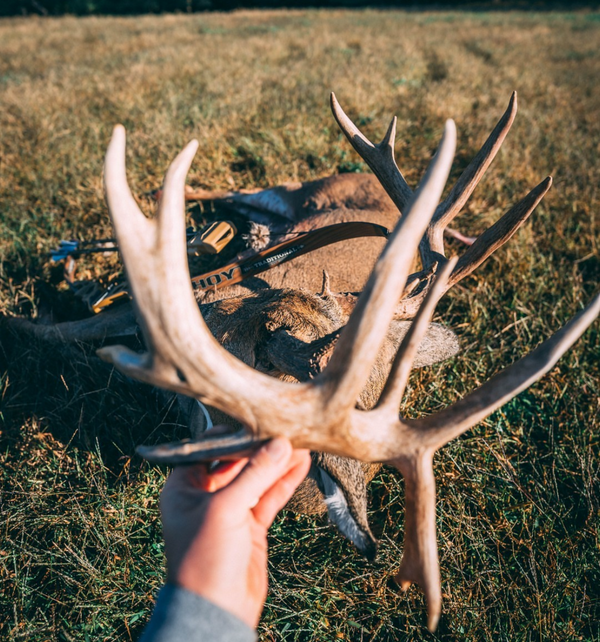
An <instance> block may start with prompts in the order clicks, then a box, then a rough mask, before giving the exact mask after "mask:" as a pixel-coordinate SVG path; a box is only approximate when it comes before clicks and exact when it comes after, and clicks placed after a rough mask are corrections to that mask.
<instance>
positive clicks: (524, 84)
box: [0, 11, 600, 641]
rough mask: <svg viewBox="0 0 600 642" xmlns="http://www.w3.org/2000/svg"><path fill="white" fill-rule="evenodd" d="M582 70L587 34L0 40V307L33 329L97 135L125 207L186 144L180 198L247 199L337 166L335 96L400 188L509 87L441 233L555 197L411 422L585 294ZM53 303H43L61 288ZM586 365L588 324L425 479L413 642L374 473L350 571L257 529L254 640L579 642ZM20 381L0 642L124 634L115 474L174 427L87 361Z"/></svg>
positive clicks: (79, 31)
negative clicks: (482, 164)
mask: <svg viewBox="0 0 600 642" xmlns="http://www.w3.org/2000/svg"><path fill="white" fill-rule="evenodd" d="M599 74H600V15H599V14H597V13H582V14H553V13H545V14H533V13H528V14H522V13H501V14H500V13H499V14H495V13H480V14H469V13H458V12H457V13H435V12H429V13H403V12H393V11H389V12H378V11H360V12H349V11H347V12H346V11H328V12H325V11H298V12H292V11H282V12H266V11H265V12H258V11H257V12H239V13H233V14H228V15H221V14H211V15H197V16H161V17H141V18H119V19H117V18H88V19H75V18H68V17H67V18H61V19H51V20H36V19H14V20H4V21H0V88H1V92H0V154H1V156H0V212H1V222H0V286H1V287H0V301H1V305H2V310H4V311H5V312H7V313H26V314H35V312H36V310H37V306H38V304H39V301H40V296H41V293H42V291H43V288H44V286H43V284H44V283H45V282H51V283H56V281H57V275H56V270H55V269H53V268H52V266H51V264H50V263H49V261H48V259H47V256H46V254H45V252H47V251H48V250H49V249H50V248H51V247H52V246H54V245H56V243H57V241H58V240H59V239H61V238H71V237H79V238H93V237H96V236H104V235H107V234H108V233H109V232H110V229H109V224H108V220H107V215H106V210H105V207H104V204H103V199H102V188H101V176H100V174H101V163H102V156H103V153H104V149H105V146H106V143H107V140H108V137H109V134H110V130H111V127H112V125H113V124H114V123H116V122H122V123H123V124H125V125H126V127H127V129H128V133H129V175H130V182H131V184H132V186H133V190H134V192H135V193H136V194H137V195H139V196H140V197H141V198H142V200H144V194H146V193H147V192H148V191H149V190H150V189H152V188H154V187H156V186H157V185H159V184H160V181H161V178H162V174H163V172H164V169H165V167H166V165H167V163H168V161H169V159H170V158H172V156H173V155H174V154H175V153H176V151H177V150H178V149H179V148H180V147H181V145H182V144H183V143H185V142H186V141H187V140H188V139H190V138H192V137H196V138H199V140H200V150H201V151H200V153H199V154H198V157H197V159H196V162H195V164H194V167H193V169H192V173H191V175H190V183H191V184H192V185H195V186H203V187H209V188H221V187H229V186H231V185H233V186H235V187H247V186H257V185H258V186H267V185H272V184H275V183H278V182H282V181H284V180H289V179H300V180H305V179H310V178H316V177H319V176H323V175H326V174H330V173H334V172H336V171H340V170H345V171H347V170H352V169H356V168H360V167H361V164H360V162H359V160H358V158H357V157H356V156H355V155H354V153H353V152H351V151H350V150H349V146H348V144H347V143H346V142H345V140H344V139H343V137H342V135H341V134H340V133H339V132H338V130H337V128H336V127H335V125H334V122H333V119H332V117H331V115H330V113H329V110H328V107H327V97H328V93H329V91H331V90H335V91H336V93H337V95H338V97H339V98H340V101H341V103H342V105H343V106H344V107H345V109H346V110H347V111H348V113H349V114H350V115H351V116H352V117H353V118H355V119H356V121H357V122H358V123H359V124H360V125H361V126H362V127H363V128H364V130H365V131H366V132H367V133H368V134H371V135H372V136H374V137H377V136H378V135H381V134H382V133H383V131H384V130H385V127H386V126H387V123H388V119H389V118H390V116H391V115H392V114H397V115H398V118H399V126H398V131H399V141H398V144H397V159H398V164H399V165H400V167H401V168H402V169H403V170H404V171H405V174H406V177H407V179H408V181H409V183H411V184H415V183H416V182H417V181H418V179H419V176H420V175H421V172H422V171H423V169H424V167H425V166H426V164H427V162H428V160H429V159H430V157H431V154H432V152H433V150H434V148H435V145H436V142H437V139H438V137H439V135H440V133H441V129H442V125H443V121H444V119H445V118H447V117H452V118H454V119H455V120H456V122H457V125H458V131H459V144H458V150H459V151H458V156H457V161H456V163H455V169H454V173H455V174H458V173H459V172H460V170H461V169H462V168H464V166H465V165H466V163H467V162H468V160H469V159H470V158H471V157H472V155H473V154H474V152H475V151H476V150H477V148H478V146H479V145H480V144H481V143H482V142H483V140H484V138H485V136H486V135H487V133H488V132H489V130H490V129H491V128H492V126H493V124H494V123H495V121H496V120H497V118H498V117H499V116H500V114H501V113H502V111H503V109H504V107H505V105H506V103H507V101H508V98H509V96H510V93H511V91H512V90H513V89H517V90H518V92H519V103H520V110H519V114H518V116H517V121H516V124H515V125H514V127H513V130H512V132H511V134H510V136H509V139H508V140H507V142H506V143H505V146H504V149H503V151H502V152H501V153H500V155H499V157H498V158H497V160H496V161H495V163H494V166H493V168H492V170H490V172H489V173H490V175H489V177H487V178H486V180H485V182H484V184H483V185H482V186H481V187H480V188H479V189H478V190H477V192H476V194H475V195H474V197H473V198H472V199H471V202H470V204H469V206H468V207H467V210H466V212H465V214H464V216H463V218H462V219H461V223H460V225H459V227H461V229H464V230H466V231H470V232H477V231H479V230H481V229H483V228H484V227H485V226H486V225H487V224H489V223H490V222H491V221H493V220H495V219H496V218H497V217H498V216H499V215H500V214H501V213H503V212H504V211H505V210H506V209H507V208H508V206H509V204H511V203H513V202H515V201H516V200H517V199H518V198H520V197H521V196H522V195H524V194H525V192H526V191H527V190H528V189H529V188H530V187H532V186H533V185H535V184H537V183H538V182H539V181H540V180H541V179H543V178H544V177H545V176H546V175H547V174H552V175H553V176H554V178H555V187H554V188H553V190H552V192H551V194H550V195H549V196H548V197H547V198H546V200H545V202H544V203H543V204H542V205H541V206H540V207H539V208H538V210H537V212H536V214H535V215H534V217H533V219H532V222H531V223H530V224H528V225H527V226H526V228H525V229H524V230H523V231H521V232H520V233H519V234H518V236H517V237H516V238H515V239H513V241H511V243H510V245H509V247H508V248H507V249H506V250H502V251H501V252H499V253H498V255H497V256H495V257H494V258H493V259H491V260H490V261H488V263H487V264H486V266H484V267H483V268H482V269H480V270H479V271H478V273H477V276H475V277H473V278H471V279H469V280H468V281H467V282H465V283H464V285H463V286H461V287H460V288H458V289H457V291H456V292H454V293H453V294H452V295H451V296H449V297H448V300H447V301H446V302H445V303H444V305H443V306H442V308H443V309H442V316H443V318H444V320H446V321H447V322H448V323H449V324H450V325H451V326H452V327H454V328H456V329H457V330H458V331H459V332H460V333H461V337H462V339H461V340H462V342H463V345H465V346H466V351H465V353H464V355H463V357H462V358H460V359H458V360H457V361H456V362H455V363H452V364H446V365H444V366H440V367H438V368H436V369H435V371H434V372H427V373H421V374H419V375H417V376H415V377H414V380H413V381H412V384H411V396H410V398H409V400H408V402H407V406H408V408H409V412H413V413H418V412H426V411H430V410H432V409H434V408H436V407H438V406H439V405H441V404H446V403H448V402H449V401H451V400H452V399H455V398H457V397H458V396H460V395H462V394H464V393H465V392H466V391H467V390H469V389H471V388H473V387H474V386H475V385H476V384H478V383H480V382H481V381H483V380H485V379H486V378H487V377H489V376H490V375H491V374H492V373H493V372H495V371H497V370H498V369H499V368H500V367H501V366H502V365H505V364H507V363H510V362H511V361H512V360H513V359H514V358H515V357H516V356H517V355H520V354H522V353H524V352H525V351H527V350H529V349H530V348H531V347H532V346H534V345H536V344H537V343H538V342H539V341H540V340H541V339H542V337H544V336H547V335H549V334H550V333H551V332H552V331H554V330H556V329H557V328H558V327H559V326H560V325H561V324H562V323H563V322H564V321H565V320H566V319H567V318H568V317H569V316H571V315H572V314H573V313H574V312H575V311H577V310H578V309H579V308H580V307H581V306H582V305H583V303H584V302H585V301H587V300H588V299H589V297H590V295H591V293H592V292H593V291H594V290H596V289H597V288H598V285H599V282H600V248H599V245H598V243H599V233H598V222H597V214H596V212H597V211H598V208H599V205H600V195H599V192H598V185H599V178H600V170H599V165H598V156H599V154H600V93H599V92H598V91H597V87H596V85H597V79H598V77H599ZM145 202H146V205H149V202H148V201H145ZM85 267H86V269H87V270H88V273H89V274H99V273H103V272H105V271H106V270H107V269H109V267H110V264H108V265H107V263H106V262H102V261H101V260H95V261H91V260H90V261H88V263H87V264H86V266H85ZM52 296H54V301H55V302H56V301H58V302H59V303H63V304H65V305H67V304H68V301H69V300H68V297H66V295H64V294H61V293H60V286H58V294H56V293H54V294H53V295H52ZM8 352H9V351H8V349H7V350H6V352H5V354H8ZM11 354H12V356H13V357H15V351H14V350H13V351H12V352H11ZM34 361H37V362H38V363H37V365H35V366H33V365H32V364H33V362H34ZM599 361H600V337H599V332H598V327H597V324H596V326H595V328H593V329H592V330H591V331H590V332H589V333H588V334H587V335H586V337H585V338H584V339H583V340H582V341H581V342H580V343H579V344H578V346H577V347H576V348H575V349H574V350H573V351H572V352H571V353H570V355H569V356H567V357H566V358H565V359H564V360H563V361H562V362H561V364H560V365H559V367H558V368H556V369H555V370H554V371H553V373H552V374H551V375H549V376H548V377H546V378H545V380H544V381H543V382H542V383H540V384H538V385H537V386H536V387H534V388H533V389H532V390H531V391H529V392H527V393H524V394H523V395H521V396H520V397H519V398H518V399H517V400H515V401H514V402H512V403H511V404H509V405H508V406H507V407H506V408H504V409H503V410H502V411H500V412H499V413H496V414H495V415H494V416H493V417H492V418H491V419H490V420H488V421H487V422H486V423H485V424H484V425H482V426H480V427H478V428H477V429H476V430H474V431H472V432H471V433H470V435H468V436H466V437H465V438H464V439H461V440H459V441H457V442H455V443H453V444H451V445H450V446H449V447H448V448H447V449H446V450H445V451H444V453H442V454H441V455H440V457H439V458H438V467H437V476H438V485H439V495H440V504H439V541H440V551H441V563H442V577H443V590H444V593H445V596H446V599H445V603H444V615H443V620H442V622H441V625H440V630H439V633H438V635H437V636H429V635H428V634H427V633H425V632H424V628H423V625H424V621H425V618H424V615H423V608H424V604H423V600H422V597H421V595H420V593H419V591H418V590H416V589H414V590H413V589H411V590H410V591H409V593H408V594H407V595H402V594H399V593H397V592H396V591H395V590H394V589H393V588H392V587H391V584H389V582H388V577H389V573H390V571H391V570H392V569H393V568H394V567H397V564H398V562H399V558H400V554H401V550H400V548H399V544H398V542H399V541H401V538H400V534H401V531H402V519H403V518H402V508H403V491H402V483H401V480H399V479H397V478H396V477H395V476H393V475H390V474H384V475H383V476H381V477H379V478H378V479H377V480H376V481H375V482H374V484H373V487H372V490H373V500H372V502H373V517H372V518H373V521H374V530H375V532H376V533H377V534H378V535H379V536H380V537H381V539H382V542H383V546H382V551H381V555H380V561H379V562H377V563H376V564H375V565H374V566H373V567H369V566H367V565H365V564H364V563H363V561H362V560H360V559H359V558H358V557H357V556H355V555H354V553H353V552H352V551H351V549H350V548H349V547H348V545H347V544H346V543H345V542H344V541H342V540H341V539H339V538H338V537H337V536H336V535H335V534H334V533H332V532H331V530H330V529H329V527H328V526H326V525H325V524H324V523H320V522H318V523H317V522H314V521H312V520H308V519H306V518H298V519H295V518H293V517H292V516H290V515H287V516H283V517H282V518H281V519H280V520H278V522H277V523H276V525H275V527H274V529H273V532H272V557H271V560H272V568H271V586H272V590H271V593H270V597H269V603H268V605H267V609H266V611H265V617H264V620H263V623H262V625H261V635H262V637H263V639H264V640H279V639H290V640H292V639H298V640H332V639H346V640H371V639H377V640H405V639H407V640H408V639H411V640H412V639H422V638H423V637H425V638H430V639H434V638H435V639H437V638H439V639H448V640H450V639H463V638H466V639H477V640H479V639H486V640H499V639H503V640H508V639H510V640H530V639H531V640H533V639H538V640H546V639H561V640H571V639H582V640H598V639H600V632H599V625H598V622H599V620H600V609H599V608H598V607H599V600H600V596H599V588H598V587H600V574H599V571H598V568H599V566H600V557H599V552H598V551H599V549H598V526H599V518H598V516H599V513H598V506H599V468H598V462H599V454H600V452H599V451H600V448H599V445H600V444H599V440H598V431H599V428H600V422H599V419H598V415H599V411H600V392H599V380H600V369H599ZM20 365H21V366H24V367H21V368H20V369H19V368H17V367H15V364H14V363H13V364H11V367H10V370H9V371H8V374H4V376H3V378H2V382H3V396H2V401H1V407H0V410H1V411H2V421H3V423H2V453H1V454H0V458H1V459H2V462H3V464H2V466H3V468H2V475H3V481H2V508H1V510H2V515H3V517H2V519H3V527H2V535H1V536H0V537H1V539H0V542H1V544H0V549H1V550H0V578H2V583H3V586H2V591H1V597H0V627H2V629H1V630H2V633H1V635H2V636H3V639H17V638H22V639H28V640H40V641H41V640H48V639H51V640H71V639H77V640H79V639H81V640H85V639H91V638H92V637H93V638H94V639H102V640H113V639H115V640H116V639H119V640H120V639H123V640H128V639H134V638H135V637H136V635H137V634H138V633H139V630H140V627H141V626H142V624H143V622H144V621H145V619H146V617H147V615H148V613H149V609H150V605H151V596H152V594H153V592H154V591H155V590H156V587H157V586H158V585H159V583H160V581H161V576H162V571H161V568H160V565H161V543H160V532H159V528H158V522H157V513H156V500H157V495H158V491H159V488H160V485H161V484H162V482H163V479H164V474H163V473H161V472H160V471H158V470H156V469H152V468H150V467H147V466H145V465H144V464H140V462H139V461H137V460H135V459H134V460H131V453H132V449H133V445H134V444H135V443H136V442H137V441H139V440H140V437H143V436H145V435H147V434H149V433H150V432H152V431H154V430H158V432H163V433H164V432H169V430H172V431H173V430H175V428H174V427H172V425H171V423H170V422H172V421H175V420H176V418H175V419H173V417H171V415H169V412H168V410H169V409H168V408H163V407H161V405H160V403H157V402H152V403H150V404H149V405H144V404H147V403H148V401H147V399H148V396H147V394H146V393H144V392H143V391H140V390H139V389H138V388H137V387H133V388H128V387H126V386H125V383H124V382H123V381H122V380H121V379H119V378H117V377H116V375H113V374H112V373H111V372H110V371H109V370H103V369H100V370H96V366H95V365H94V362H93V361H91V360H89V361H84V362H82V363H80V364H79V365H77V366H76V367H73V366H70V365H69V363H68V359H66V360H64V361H63V360H61V357H60V355H57V354H49V353H47V352H44V351H43V349H42V348H39V347H35V346H25V347H24V353H23V354H21V361H20ZM7 368H8V366H7ZM5 369H6V368H3V370H5ZM61 375H62V376H63V379H62V381H61V378H60V376H61ZM440 381H442V382H443V385H441V384H440ZM144 400H146V401H144ZM141 408H143V411H142V410H141ZM157 426H158V428H157ZM158 432H157V435H158Z"/></svg>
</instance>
